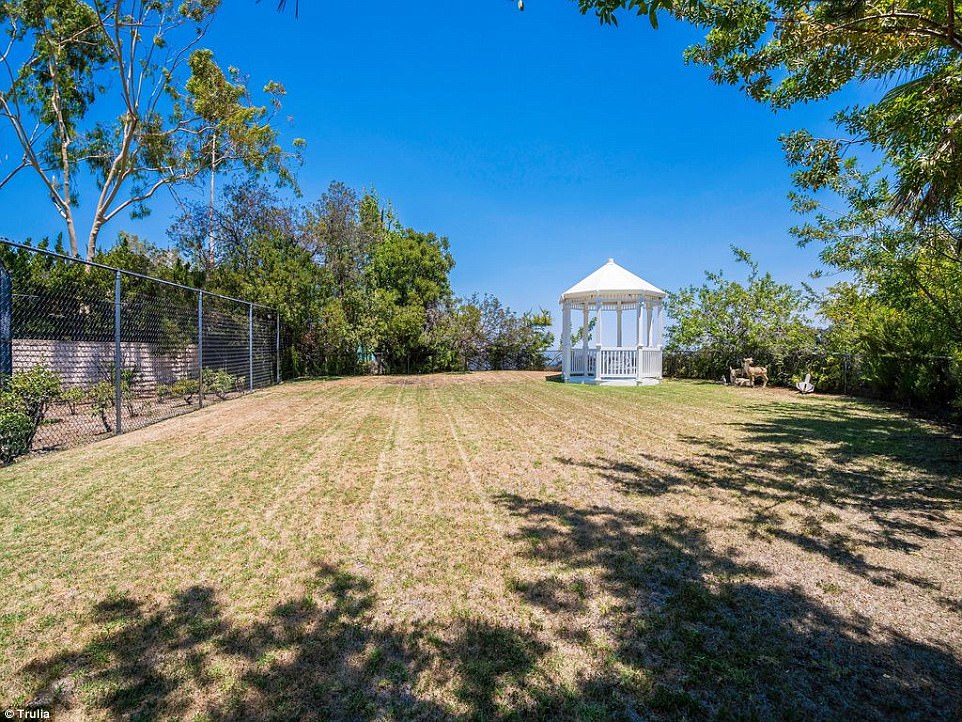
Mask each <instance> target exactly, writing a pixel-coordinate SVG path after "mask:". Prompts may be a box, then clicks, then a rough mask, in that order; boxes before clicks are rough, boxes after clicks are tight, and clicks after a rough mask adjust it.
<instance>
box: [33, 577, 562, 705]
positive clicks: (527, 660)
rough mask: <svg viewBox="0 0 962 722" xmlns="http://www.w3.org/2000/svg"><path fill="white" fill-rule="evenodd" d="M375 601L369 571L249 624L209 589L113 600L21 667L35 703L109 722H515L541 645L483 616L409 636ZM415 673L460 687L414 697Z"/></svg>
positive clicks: (330, 580) (329, 583)
mask: <svg viewBox="0 0 962 722" xmlns="http://www.w3.org/2000/svg"><path fill="white" fill-rule="evenodd" d="M376 604H377V600H376V597H375V595H374V593H373V591H372V589H371V585H370V583H369V582H368V581H367V580H366V579H364V578H362V577H359V576H357V575H354V574H351V573H348V572H346V571H344V570H342V569H339V568H337V567H333V566H322V567H320V568H319V569H318V572H317V575H316V577H315V578H314V580H313V582H312V583H311V584H310V585H309V591H308V593H306V594H305V595H304V596H302V597H300V598H296V599H292V600H290V601H287V602H284V603H281V604H278V605H276V606H274V607H273V608H272V609H271V610H270V612H269V614H267V616H266V619H264V620H261V621H258V622H255V623H254V624H251V625H246V626H240V625H237V624H234V623H232V622H230V621H229V620H228V619H227V618H226V617H225V616H224V615H223V613H222V609H221V607H220V605H219V604H218V602H217V600H216V594H215V592H214V589H213V588H212V587H209V586H195V587H190V588H188V589H185V590H183V591H181V592H179V593H177V594H176V595H174V597H173V598H172V599H171V600H170V602H169V604H167V605H164V606H162V607H161V608H156V609H153V610H151V611H148V610H146V609H145V608H144V606H143V605H142V604H140V603H138V602H137V601H136V600H134V599H133V598H131V597H129V596H114V597H109V598H107V599H105V600H103V601H102V602H100V603H98V604H97V605H96V606H95V607H94V609H93V610H91V612H90V614H89V619H88V621H89V623H90V625H91V626H92V627H93V628H95V629H97V630H98V631H97V633H96V635H95V637H94V639H93V640H92V641H91V642H90V643H89V644H87V645H86V646H84V647H83V648H80V649H76V650H69V651H64V652H61V653H59V654H55V655H53V656H50V657H47V658H43V659H38V660H35V661H33V662H31V663H29V664H28V665H26V666H25V667H24V668H23V672H24V674H25V675H26V677H27V678H28V679H29V680H30V682H31V685H32V687H33V688H34V689H35V690H36V694H35V695H34V698H33V702H32V703H30V704H29V705H28V706H32V707H43V708H45V709H48V710H53V711H55V712H56V711H62V710H65V709H68V708H71V707H74V708H82V710H83V711H84V712H87V713H93V714H95V715H96V716H99V715H105V716H106V717H108V718H110V719H182V718H195V717H196V718H198V719H204V720H212V721H220V720H225V721H226V720H292V719H297V720H301V719H318V720H328V719H330V720H373V719H427V720H449V719H451V720H453V719H462V718H470V719H498V718H504V717H513V718H516V717H515V715H514V714H513V712H512V710H511V708H510V703H507V704H508V706H505V705H506V703H505V702H504V701H503V700H502V699H501V695H502V694H503V692H504V690H505V688H506V687H511V688H521V687H523V685H524V680H525V678H526V677H527V675H529V674H530V673H531V672H532V671H533V670H534V668H535V666H536V664H537V663H538V662H539V660H540V659H541V657H542V656H543V654H544V653H545V652H546V651H547V646H546V645H545V643H544V642H541V641H539V640H538V639H537V638H536V637H534V636H533V635H532V634H531V633H530V632H524V631H521V630H517V629H514V628H512V627H510V626H504V625H499V624H495V623H491V622H487V621H484V620H479V619H467V618H466V619H461V620H458V621H457V622H456V623H455V624H453V625H451V626H449V627H447V628H445V629H443V630H437V629H435V630H433V631H432V632H430V633H429V630H427V629H425V628H424V627H421V626H413V627H411V626H409V627H408V628H406V629H404V630H400V629H397V628H394V627H392V626H390V625H384V624H376V623H375V622H374V619H373V614H374V611H375V607H376ZM419 681H420V682H422V683H423V682H427V683H428V684H434V685H435V688H440V687H444V688H446V689H448V690H450V694H449V699H448V700H447V702H446V703H445V704H441V703H439V702H438V701H435V700H432V699H428V698H426V696H425V695H424V694H423V693H419V692H417V691H416V683H418V682H419ZM435 696H436V695H435Z"/></svg>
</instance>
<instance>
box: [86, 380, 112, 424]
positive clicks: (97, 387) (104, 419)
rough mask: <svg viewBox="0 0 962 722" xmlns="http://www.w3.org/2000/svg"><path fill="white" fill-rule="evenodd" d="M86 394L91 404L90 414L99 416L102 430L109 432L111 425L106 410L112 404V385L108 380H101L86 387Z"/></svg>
mask: <svg viewBox="0 0 962 722" xmlns="http://www.w3.org/2000/svg"><path fill="white" fill-rule="evenodd" d="M88 395H89V396H90V401H91V404H92V405H91V409H90V415H91V416H98V417H100V422H101V423H102V424H103V425H104V430H105V431H106V432H107V433H110V432H111V431H113V427H112V426H111V425H110V416H109V415H108V413H107V412H108V411H109V410H110V409H112V408H113V406H114V385H113V384H112V383H110V382H109V381H101V382H100V383H97V384H94V385H93V386H91V387H90V389H88Z"/></svg>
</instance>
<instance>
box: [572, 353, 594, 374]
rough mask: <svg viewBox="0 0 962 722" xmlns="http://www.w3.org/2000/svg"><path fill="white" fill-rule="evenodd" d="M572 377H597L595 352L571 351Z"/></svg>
mask: <svg viewBox="0 0 962 722" xmlns="http://www.w3.org/2000/svg"><path fill="white" fill-rule="evenodd" d="M569 373H570V374H571V375H572V376H594V375H595V350H594V349H593V348H589V349H587V350H585V349H583V348H573V349H571V371H570V372H569Z"/></svg>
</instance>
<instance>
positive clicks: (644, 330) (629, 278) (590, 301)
mask: <svg viewBox="0 0 962 722" xmlns="http://www.w3.org/2000/svg"><path fill="white" fill-rule="evenodd" d="M664 299H665V292H664V291H662V290H661V289H659V288H655V287H654V286H652V285H651V284H650V283H648V281H646V280H645V279H643V278H640V277H638V276H636V275H635V274H634V273H632V272H631V271H629V270H627V269H625V268H622V267H621V266H619V265H618V264H617V263H615V262H614V260H612V259H611V258H609V259H608V262H607V263H606V264H605V265H603V266H602V267H601V268H599V269H598V270H597V271H595V272H594V273H592V274H591V275H590V276H588V277H587V278H585V279H583V280H581V281H579V282H578V283H576V284H575V285H573V286H572V287H571V288H569V289H568V290H567V291H565V292H564V293H563V294H561V309H562V315H561V318H562V323H561V373H562V374H563V375H564V379H565V381H567V382H569V383H581V384H605V385H609V384H610V385H624V386H636V385H643V384H657V383H658V380H659V379H660V378H661V344H662V333H663V330H664V319H663V313H664V312H663V302H664ZM572 310H575V311H580V314H578V315H580V317H581V333H580V338H579V339H578V341H577V342H576V343H574V344H572V339H571V312H572ZM625 311H628V312H631V311H634V312H635V313H634V315H633V317H631V320H630V321H629V325H630V326H633V327H634V328H635V331H631V332H630V333H628V334H627V337H628V338H629V339H634V343H633V344H626V342H625V339H626V334H625V333H624V324H623V318H622V316H623V315H624V312H625ZM605 312H614V315H615V318H614V319H613V320H614V322H615V332H614V333H611V331H610V330H608V331H607V333H606V329H608V325H607V322H606V321H605V320H604V318H605ZM592 316H593V317H594V319H595V322H594V327H592V325H591V320H590V319H591V318H592ZM629 330H630V329H629ZM605 335H607V336H608V337H609V339H611V338H612V337H613V338H614V339H615V344H614V345H605V344H604V343H603V339H604V338H605ZM589 337H590V343H589Z"/></svg>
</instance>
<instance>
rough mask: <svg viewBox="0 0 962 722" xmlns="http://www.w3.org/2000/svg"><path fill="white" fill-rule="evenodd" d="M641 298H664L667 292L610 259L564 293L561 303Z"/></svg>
mask: <svg viewBox="0 0 962 722" xmlns="http://www.w3.org/2000/svg"><path fill="white" fill-rule="evenodd" d="M641 296H651V297H655V298H664V297H665V292H664V291H662V290H661V289H660V288H656V287H655V286H652V285H651V284H650V283H648V281H646V280H645V279H644V278H641V277H640V276H636V275H635V274H634V273H632V272H631V271H629V270H628V269H626V268H622V267H621V266H619V265H618V264H617V263H615V261H614V259H612V258H609V259H608V262H607V263H606V264H605V265H603V266H602V267H601V268H599V269H598V270H597V271H595V272H594V273H592V274H590V275H588V276H586V277H585V278H583V279H581V280H580V281H578V282H577V283H576V284H575V285H573V286H572V287H571V288H569V289H568V290H567V291H565V292H564V293H562V294H561V302H562V303H564V302H565V301H584V300H588V299H592V298H608V299H617V298H628V299H632V298H638V297H641Z"/></svg>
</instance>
